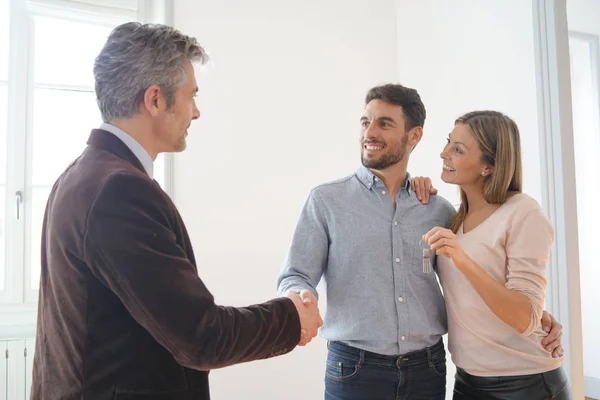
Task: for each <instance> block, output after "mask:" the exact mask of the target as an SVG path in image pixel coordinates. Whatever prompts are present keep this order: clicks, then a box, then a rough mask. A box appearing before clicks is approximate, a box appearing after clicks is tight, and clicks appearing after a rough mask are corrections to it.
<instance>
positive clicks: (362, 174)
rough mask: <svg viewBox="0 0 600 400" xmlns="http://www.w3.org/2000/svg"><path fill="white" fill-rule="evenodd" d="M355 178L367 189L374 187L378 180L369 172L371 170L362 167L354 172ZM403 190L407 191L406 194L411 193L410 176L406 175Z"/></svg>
mask: <svg viewBox="0 0 600 400" xmlns="http://www.w3.org/2000/svg"><path fill="white" fill-rule="evenodd" d="M356 176H357V177H358V180H359V181H360V182H361V183H362V184H363V185H365V187H366V188H367V189H372V188H373V186H375V182H376V181H377V180H378V179H379V178H377V176H376V175H375V174H374V173H373V172H371V170H370V169H369V168H367V167H365V166H364V165H362V166H361V167H360V168H359V169H358V171H356ZM404 189H406V190H407V191H408V193H411V192H412V189H411V187H410V174H409V173H408V172H407V173H406V183H405V184H404Z"/></svg>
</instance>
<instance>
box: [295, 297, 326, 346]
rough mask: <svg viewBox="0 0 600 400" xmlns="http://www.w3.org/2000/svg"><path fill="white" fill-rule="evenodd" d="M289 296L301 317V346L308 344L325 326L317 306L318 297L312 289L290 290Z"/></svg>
mask: <svg viewBox="0 0 600 400" xmlns="http://www.w3.org/2000/svg"><path fill="white" fill-rule="evenodd" d="M287 297H289V298H290V299H291V300H292V301H293V302H294V305H295V306H296V310H297V311H298V316H299V317H300V329H301V331H300V342H299V343H298V345H299V346H306V345H307V344H308V342H310V341H311V340H312V338H314V337H315V336H317V334H318V330H319V328H320V327H321V326H323V320H322V319H321V314H319V308H318V307H317V298H316V297H315V295H314V294H312V292H311V291H310V290H306V289H304V290H302V291H301V292H300V294H298V293H297V292H292V291H290V292H288V293H287Z"/></svg>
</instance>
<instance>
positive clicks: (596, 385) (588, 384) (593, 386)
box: [583, 376, 600, 399]
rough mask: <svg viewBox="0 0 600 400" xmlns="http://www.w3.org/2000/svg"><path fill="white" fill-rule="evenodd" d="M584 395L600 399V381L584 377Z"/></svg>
mask: <svg viewBox="0 0 600 400" xmlns="http://www.w3.org/2000/svg"><path fill="white" fill-rule="evenodd" d="M583 386H584V393H585V396H586V397H591V398H592V399H600V379H598V378H593V377H591V376H584V377H583Z"/></svg>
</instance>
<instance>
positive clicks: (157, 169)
mask: <svg viewBox="0 0 600 400" xmlns="http://www.w3.org/2000/svg"><path fill="white" fill-rule="evenodd" d="M154 179H155V180H156V182H158V183H159V184H160V187H161V188H163V190H165V189H166V187H165V155H164V154H162V153H161V154H159V155H158V157H156V160H154Z"/></svg>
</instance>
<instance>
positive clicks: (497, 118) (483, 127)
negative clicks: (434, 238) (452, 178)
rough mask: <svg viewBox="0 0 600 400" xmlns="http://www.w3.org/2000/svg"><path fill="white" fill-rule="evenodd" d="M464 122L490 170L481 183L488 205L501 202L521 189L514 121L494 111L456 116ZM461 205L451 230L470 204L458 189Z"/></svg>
mask: <svg viewBox="0 0 600 400" xmlns="http://www.w3.org/2000/svg"><path fill="white" fill-rule="evenodd" d="M459 123H460V124H465V125H467V126H468V127H469V129H470V130H471V133H472V134H473V137H474V138H475V139H476V140H477V142H478V143H479V148H480V149H481V152H482V155H481V161H482V162H484V163H486V164H489V165H490V166H491V167H492V168H493V172H492V173H491V174H490V175H488V176H486V177H485V180H484V182H483V197H484V198H485V201H487V202H488V203H490V204H503V203H504V202H505V201H506V200H507V199H508V198H509V197H510V196H511V195H512V194H514V193H520V192H521V190H522V182H523V180H522V166H521V139H520V136H519V128H518V127H517V124H515V122H514V121H513V120H512V119H510V118H509V117H507V116H506V115H504V114H502V113H500V112H497V111H472V112H469V113H466V114H465V115H463V116H462V117H460V118H458V119H457V120H456V121H455V122H454V124H455V125H456V124H459ZM460 200H461V201H460V207H459V209H458V212H457V213H456V214H455V215H454V218H453V219H452V223H451V224H450V229H452V231H453V232H454V233H456V232H457V231H458V228H460V225H461V224H462V223H463V221H464V220H465V217H466V216H467V212H468V211H469V203H468V201H467V195H466V194H465V192H464V190H462V189H460Z"/></svg>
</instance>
